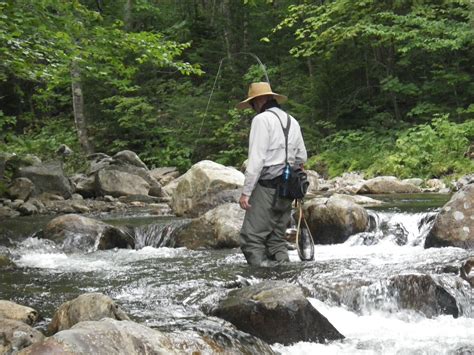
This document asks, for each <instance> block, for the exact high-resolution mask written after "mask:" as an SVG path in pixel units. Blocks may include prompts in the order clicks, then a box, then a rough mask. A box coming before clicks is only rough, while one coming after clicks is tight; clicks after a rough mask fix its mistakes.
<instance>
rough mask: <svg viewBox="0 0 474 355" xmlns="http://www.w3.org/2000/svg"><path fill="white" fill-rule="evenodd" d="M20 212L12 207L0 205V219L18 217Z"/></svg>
mask: <svg viewBox="0 0 474 355" xmlns="http://www.w3.org/2000/svg"><path fill="white" fill-rule="evenodd" d="M19 215H20V212H18V211H15V210H14V209H12V208H10V207H8V206H0V220H1V219H4V218H13V217H18V216H19Z"/></svg>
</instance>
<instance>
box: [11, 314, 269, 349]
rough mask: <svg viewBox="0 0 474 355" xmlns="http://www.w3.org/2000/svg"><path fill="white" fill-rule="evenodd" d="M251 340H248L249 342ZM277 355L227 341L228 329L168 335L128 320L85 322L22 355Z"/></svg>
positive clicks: (254, 345) (254, 341) (258, 343)
mask: <svg viewBox="0 0 474 355" xmlns="http://www.w3.org/2000/svg"><path fill="white" fill-rule="evenodd" d="M248 338H251V337H250V336H246V339H248ZM184 353H185V354H215V353H222V354H262V355H265V354H274V352H273V351H272V349H271V348H270V347H269V346H268V345H266V344H264V343H263V342H261V341H259V340H258V339H255V338H251V339H248V340H247V342H246V343H244V342H238V341H237V342H235V341H232V339H228V336H227V334H225V328H224V327H223V328H221V329H220V332H212V333H208V334H203V335H201V334H199V332H198V331H197V330H195V331H192V332H189V331H185V332H174V333H165V332H161V331H158V330H155V329H151V328H149V327H146V326H144V325H142V324H138V323H135V322H132V321H129V320H124V321H117V320H114V319H110V318H105V319H102V320H100V321H85V322H80V323H78V324H76V325H75V326H73V327H72V328H71V329H67V330H63V331H60V332H58V333H56V334H55V335H53V336H52V337H50V338H48V339H46V340H45V341H43V342H40V343H36V344H33V345H32V346H30V347H29V348H26V349H24V350H23V351H21V352H20V353H19V354H21V355H40V354H41V355H44V354H83V355H86V354H87V355H89V354H94V355H110V354H127V355H143V354H184Z"/></svg>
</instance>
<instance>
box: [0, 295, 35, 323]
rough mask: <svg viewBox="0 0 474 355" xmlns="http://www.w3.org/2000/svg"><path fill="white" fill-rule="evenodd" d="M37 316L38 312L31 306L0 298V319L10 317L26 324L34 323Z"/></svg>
mask: <svg viewBox="0 0 474 355" xmlns="http://www.w3.org/2000/svg"><path fill="white" fill-rule="evenodd" d="M39 317H40V316H39V313H38V312H37V311H36V310H34V309H33V308H30V307H27V306H22V305H19V304H17V303H15V302H11V301H5V300H0V319H1V318H5V319H12V320H16V321H19V322H23V323H25V324H28V325H34V324H35V323H36V322H37V321H38V319H39Z"/></svg>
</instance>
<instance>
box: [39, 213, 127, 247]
mask: <svg viewBox="0 0 474 355" xmlns="http://www.w3.org/2000/svg"><path fill="white" fill-rule="evenodd" d="M42 237H43V238H46V239H50V240H53V241H54V242H56V243H57V244H59V245H61V246H62V248H63V250H65V251H78V250H79V251H94V250H96V249H100V250H104V249H112V248H115V247H118V248H133V247H134V246H135V242H134V240H133V238H132V237H131V236H130V235H129V234H128V233H126V231H123V230H121V229H119V228H117V227H114V226H111V225H108V224H106V223H104V222H101V221H97V220H95V219H92V218H88V217H84V216H80V215H77V214H67V215H63V216H59V217H56V218H54V219H52V220H51V221H50V222H49V223H48V224H47V225H46V227H45V228H44V229H43V232H42Z"/></svg>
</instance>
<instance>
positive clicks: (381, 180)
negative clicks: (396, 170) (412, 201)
mask: <svg viewBox="0 0 474 355" xmlns="http://www.w3.org/2000/svg"><path fill="white" fill-rule="evenodd" d="M418 192H421V189H420V188H419V187H418V186H415V185H412V184H410V183H407V182H403V181H400V180H398V179H397V178H396V177H394V176H379V177H376V178H373V179H370V180H367V181H366V182H365V183H364V184H363V185H362V187H361V188H360V189H359V190H358V191H357V193H358V194H393V193H418Z"/></svg>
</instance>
